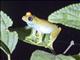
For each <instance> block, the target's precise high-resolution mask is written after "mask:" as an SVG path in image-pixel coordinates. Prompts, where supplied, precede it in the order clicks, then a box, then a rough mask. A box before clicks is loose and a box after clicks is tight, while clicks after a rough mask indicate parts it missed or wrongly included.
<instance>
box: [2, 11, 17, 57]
mask: <svg viewBox="0 0 80 60" xmlns="http://www.w3.org/2000/svg"><path fill="white" fill-rule="evenodd" d="M0 15H1V16H0V19H1V20H0V25H1V26H0V48H1V49H2V50H3V51H4V52H5V53H6V54H7V55H8V56H9V54H12V52H13V51H14V49H15V47H16V44H17V42H18V34H17V33H16V31H14V32H10V31H9V30H8V27H10V26H12V23H13V22H12V20H11V19H10V17H9V16H7V15H6V14H5V13H4V12H3V11H0Z"/></svg>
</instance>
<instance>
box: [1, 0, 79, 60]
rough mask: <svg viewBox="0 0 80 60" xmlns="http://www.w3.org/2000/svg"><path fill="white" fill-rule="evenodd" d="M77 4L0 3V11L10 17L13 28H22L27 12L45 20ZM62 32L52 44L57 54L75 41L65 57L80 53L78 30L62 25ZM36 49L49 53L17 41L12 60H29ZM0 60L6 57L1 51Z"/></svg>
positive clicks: (61, 2) (50, 2)
mask: <svg viewBox="0 0 80 60" xmlns="http://www.w3.org/2000/svg"><path fill="white" fill-rule="evenodd" d="M73 3H79V2H78V1H1V10H3V11H4V12H5V13H6V14H7V15H8V16H10V17H11V18H12V20H13V22H14V24H13V27H24V26H25V25H26V23H25V22H23V21H22V20H21V18H22V16H23V15H25V13H26V12H27V11H31V12H32V13H33V14H34V15H35V16H38V17H40V18H44V19H47V18H48V16H49V15H50V14H51V13H52V12H54V11H56V10H58V9H60V8H62V7H65V6H67V5H70V4H73ZM59 26H60V27H62V31H61V33H60V35H59V36H58V38H57V39H56V41H55V42H54V44H53V45H54V46H53V47H54V50H55V51H56V53H57V54H60V53H63V52H64V50H65V49H66V48H67V47H68V45H69V44H70V41H71V40H74V41H75V45H74V46H72V47H71V49H70V50H69V51H68V52H67V53H66V55H72V54H77V53H79V52H80V30H76V29H73V28H69V27H66V26H63V25H61V24H60V25H59ZM37 49H40V50H45V51H47V52H51V51H50V50H49V49H46V48H44V47H37V46H35V45H30V44H26V43H24V42H22V41H20V40H19V42H18V44H17V46H16V49H15V50H14V52H13V53H12V55H11V56H12V57H11V58H12V60H26V59H27V60H29V58H30V56H31V53H32V52H33V51H35V50H37ZM1 59H2V60H7V57H6V55H5V54H4V52H3V51H2V50H1Z"/></svg>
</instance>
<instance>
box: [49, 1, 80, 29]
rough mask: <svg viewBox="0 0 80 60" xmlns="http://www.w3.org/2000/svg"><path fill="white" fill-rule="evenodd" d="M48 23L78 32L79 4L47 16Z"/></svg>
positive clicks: (79, 21)
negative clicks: (57, 24) (74, 29)
mask: <svg viewBox="0 0 80 60" xmlns="http://www.w3.org/2000/svg"><path fill="white" fill-rule="evenodd" d="M48 21H49V22H52V23H60V24H63V25H65V26H68V27H72V28H76V29H79V30H80V3H76V4H72V5H69V6H66V7H64V8H62V9H60V10H58V11H55V12H53V13H51V14H50V15H49V16H48Z"/></svg>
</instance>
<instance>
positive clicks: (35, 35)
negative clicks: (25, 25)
mask: <svg viewBox="0 0 80 60" xmlns="http://www.w3.org/2000/svg"><path fill="white" fill-rule="evenodd" d="M42 36H43V35H42V33H41V32H39V31H36V30H35V29H32V40H33V41H34V43H35V44H39V43H41V42H42Z"/></svg>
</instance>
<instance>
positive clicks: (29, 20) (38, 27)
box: [22, 12, 62, 47]
mask: <svg viewBox="0 0 80 60" xmlns="http://www.w3.org/2000/svg"><path fill="white" fill-rule="evenodd" d="M22 20H23V21H24V22H26V24H27V25H28V26H27V28H26V29H28V28H32V31H33V33H32V35H33V36H34V35H35V33H36V32H37V34H38V38H39V39H38V42H36V44H39V43H41V42H42V37H43V34H50V36H49V38H50V40H49V42H48V44H47V45H46V47H49V46H51V45H52V43H54V41H55V40H56V39H57V37H58V35H59V34H60V32H61V30H62V29H61V27H59V26H58V25H56V24H55V23H51V22H49V21H48V20H46V19H42V18H39V17H37V16H35V15H33V14H32V13H31V12H26V14H25V15H24V16H22Z"/></svg>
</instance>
